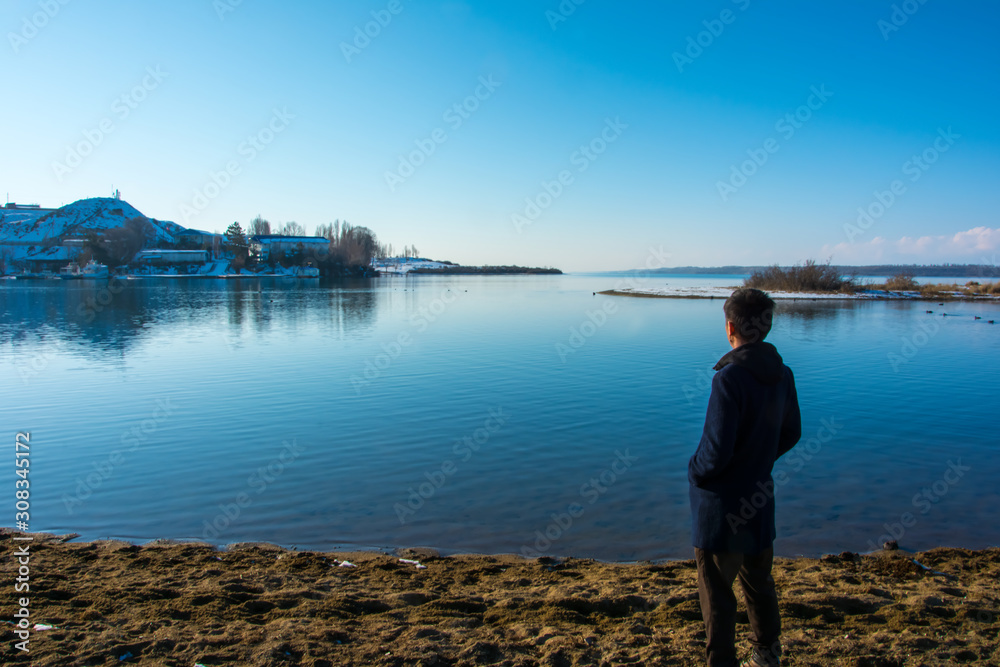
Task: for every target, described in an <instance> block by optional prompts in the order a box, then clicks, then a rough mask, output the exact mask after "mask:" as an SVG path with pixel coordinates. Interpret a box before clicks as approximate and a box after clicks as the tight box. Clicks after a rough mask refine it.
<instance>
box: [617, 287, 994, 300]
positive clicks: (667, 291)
mask: <svg viewBox="0 0 1000 667" xmlns="http://www.w3.org/2000/svg"><path fill="white" fill-rule="evenodd" d="M734 289H736V288H735V287H706V288H684V287H680V288H674V289H671V288H662V289H649V290H632V289H624V290H615V289H611V290H604V291H603V292H597V294H603V295H605V296H625V297H632V298H640V299H726V298H728V297H729V295H730V294H731V293H732V291H733V290H734ZM768 294H770V295H771V298H773V299H775V300H782V301H926V302H942V301H985V302H992V303H1000V297H997V296H968V295H965V294H936V295H933V296H925V295H922V294H920V293H919V292H890V291H886V290H867V291H861V292H858V293H856V294H842V293H839V292H778V291H773V292H771V291H769V292H768Z"/></svg>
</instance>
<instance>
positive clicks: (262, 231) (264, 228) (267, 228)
mask: <svg viewBox="0 0 1000 667" xmlns="http://www.w3.org/2000/svg"><path fill="white" fill-rule="evenodd" d="M270 233H271V223H270V222H268V221H267V220H265V219H264V217H263V216H261V215H260V214H258V215H257V217H256V218H254V219H253V220H251V221H250V227H249V228H248V229H247V234H249V235H250V236H268V235H270Z"/></svg>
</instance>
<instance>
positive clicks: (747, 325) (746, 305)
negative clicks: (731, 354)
mask: <svg viewBox="0 0 1000 667" xmlns="http://www.w3.org/2000/svg"><path fill="white" fill-rule="evenodd" d="M722 310H723V311H724V312H725V313H726V321H727V322H732V323H733V324H734V325H736V331H738V332H739V336H740V338H741V339H742V340H743V342H744V343H759V342H760V341H762V340H764V338H766V337H767V334H768V332H769V331H770V330H771V320H772V318H773V317H774V300H773V299H771V297H770V296H768V294H767V292H763V291H761V290H759V289H754V288H752V287H741V288H740V289H738V290H736V291H735V292H733V293H732V295H730V297H729V298H728V299H726V304H725V305H724V306H723V307H722Z"/></svg>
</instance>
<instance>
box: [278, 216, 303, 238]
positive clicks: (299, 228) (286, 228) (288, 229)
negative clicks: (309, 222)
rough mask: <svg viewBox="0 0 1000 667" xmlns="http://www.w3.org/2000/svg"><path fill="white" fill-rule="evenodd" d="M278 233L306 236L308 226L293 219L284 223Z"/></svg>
mask: <svg viewBox="0 0 1000 667" xmlns="http://www.w3.org/2000/svg"><path fill="white" fill-rule="evenodd" d="M278 233H279V234H281V235H282V236H305V235H306V228H305V227H304V226H303V225H300V224H299V223H297V222H295V221H294V220H292V221H290V222H286V223H285V224H284V225H282V226H281V229H280V230H279V231H278Z"/></svg>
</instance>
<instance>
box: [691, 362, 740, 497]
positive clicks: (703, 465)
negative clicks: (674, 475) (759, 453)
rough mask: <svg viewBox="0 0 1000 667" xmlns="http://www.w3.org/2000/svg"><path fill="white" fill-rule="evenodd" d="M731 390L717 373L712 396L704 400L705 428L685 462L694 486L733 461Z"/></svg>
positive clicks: (735, 405)
mask: <svg viewBox="0 0 1000 667" xmlns="http://www.w3.org/2000/svg"><path fill="white" fill-rule="evenodd" d="M733 389H734V388H733V387H732V386H731V385H730V384H729V383H727V382H726V379H725V373H724V372H722V371H720V372H718V373H716V374H715V377H714V378H712V395H711V397H710V398H709V399H708V411H707V413H706V414H705V429H704V431H702V435H701V442H700V443H699V444H698V449H697V450H696V451H695V453H694V456H692V457H691V460H690V461H689V462H688V480H689V481H690V482H691V483H692V484H695V485H699V484H700V483H701V482H703V481H705V480H708V479H711V478H712V477H715V476H716V475H718V474H720V473H722V472H723V471H724V470H725V469H726V466H728V465H729V462H730V460H732V458H733V448H734V446H735V445H736V429H737V428H738V424H739V421H740V420H739V402H738V401H737V398H736V396H735V393H734V391H733Z"/></svg>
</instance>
